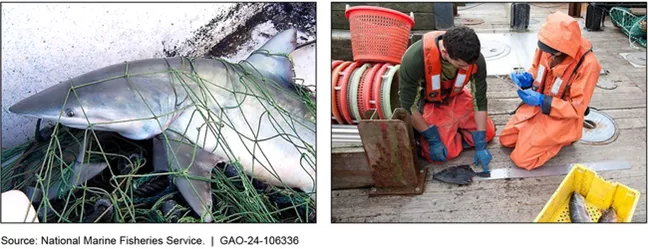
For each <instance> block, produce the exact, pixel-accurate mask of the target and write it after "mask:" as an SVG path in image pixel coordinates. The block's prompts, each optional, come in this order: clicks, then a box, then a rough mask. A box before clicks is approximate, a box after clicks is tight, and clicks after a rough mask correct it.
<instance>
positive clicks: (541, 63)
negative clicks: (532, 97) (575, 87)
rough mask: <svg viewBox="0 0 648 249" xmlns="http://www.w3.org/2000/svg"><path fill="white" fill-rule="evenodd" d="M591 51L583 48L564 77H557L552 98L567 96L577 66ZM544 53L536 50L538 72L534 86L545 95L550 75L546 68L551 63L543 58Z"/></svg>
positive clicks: (552, 88)
mask: <svg viewBox="0 0 648 249" xmlns="http://www.w3.org/2000/svg"><path fill="white" fill-rule="evenodd" d="M589 51H590V50H584V49H583V48H582V47H581V48H580V49H579V50H578V53H576V59H575V60H573V61H572V62H571V64H570V65H569V66H568V67H567V69H565V72H563V75H561V76H559V77H556V78H555V79H554V81H553V84H552V85H551V91H550V93H551V95H550V96H558V97H560V98H562V97H563V96H565V91H566V89H567V88H568V86H569V85H570V84H571V81H572V75H573V74H575V73H576V71H575V70H577V69H578V68H577V66H578V65H579V64H580V62H581V61H582V60H583V58H585V55H587V54H588V53H589ZM542 55H543V53H542V51H541V50H540V49H538V50H536V63H537V65H538V71H537V74H536V78H535V80H534V82H533V84H534V86H536V87H535V88H536V91H538V92H540V93H542V94H546V93H544V88H545V85H544V84H545V83H546V82H545V77H546V75H547V74H548V73H550V72H549V71H548V70H547V68H546V67H545V64H547V63H548V62H549V61H548V59H544V58H542ZM565 78H566V79H567V82H564V81H563V79H565Z"/></svg>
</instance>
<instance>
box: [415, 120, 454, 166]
mask: <svg viewBox="0 0 648 249" xmlns="http://www.w3.org/2000/svg"><path fill="white" fill-rule="evenodd" d="M421 135H423V137H425V140H427V142H428V145H429V146H430V159H432V161H435V162H445V160H446V157H447V156H448V149H447V148H446V147H445V145H444V144H443V143H442V142H441V135H439V130H437V127H436V126H435V125H433V126H430V127H429V128H427V130H425V131H423V132H422V133H421Z"/></svg>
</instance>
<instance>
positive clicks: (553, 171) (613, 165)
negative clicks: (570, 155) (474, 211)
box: [473, 160, 632, 181]
mask: <svg viewBox="0 0 648 249" xmlns="http://www.w3.org/2000/svg"><path fill="white" fill-rule="evenodd" d="M581 164H582V165H583V166H585V167H587V168H590V169H592V170H594V171H596V172H600V171H611V170H622V169H630V168H632V166H631V165H630V163H629V162H627V161H621V160H611V161H602V162H592V163H581ZM573 166H574V164H569V165H547V166H542V167H540V168H536V169H534V170H530V171H529V170H526V169H521V168H509V169H493V170H491V172H490V173H491V176H490V177H475V178H474V179H473V180H474V181H484V180H497V179H506V178H527V177H539V176H557V175H566V174H567V173H569V170H571V168H572V167H573Z"/></svg>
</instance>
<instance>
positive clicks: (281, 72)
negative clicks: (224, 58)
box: [245, 29, 297, 89]
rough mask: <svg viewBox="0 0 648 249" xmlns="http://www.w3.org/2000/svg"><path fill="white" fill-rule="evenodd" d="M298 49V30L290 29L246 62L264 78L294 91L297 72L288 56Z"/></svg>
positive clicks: (269, 42)
mask: <svg viewBox="0 0 648 249" xmlns="http://www.w3.org/2000/svg"><path fill="white" fill-rule="evenodd" d="M296 47H297V30H296V29H288V30H285V31H283V32H281V33H279V34H277V35H276V36H274V37H273V38H272V39H270V40H269V41H268V42H266V43H265V44H264V45H263V46H262V47H261V48H259V49H258V50H256V51H255V52H253V53H252V54H251V55H250V56H249V57H248V58H247V59H246V60H245V61H247V62H248V63H250V65H252V66H253V67H254V68H255V69H256V70H258V71H259V73H261V75H262V76H263V77H266V78H269V79H271V80H272V81H274V82H277V83H279V84H280V85H281V86H283V87H286V88H289V89H294V77H295V72H294V70H293V63H292V61H291V60H290V58H289V57H288V54H290V53H291V52H292V51H294V50H295V48H296Z"/></svg>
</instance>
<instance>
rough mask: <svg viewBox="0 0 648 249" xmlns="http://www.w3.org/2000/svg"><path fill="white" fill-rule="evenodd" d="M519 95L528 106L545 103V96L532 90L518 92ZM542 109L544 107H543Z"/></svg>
mask: <svg viewBox="0 0 648 249" xmlns="http://www.w3.org/2000/svg"><path fill="white" fill-rule="evenodd" d="M517 93H518V95H519V96H520V98H521V99H522V101H524V103H526V104H527V105H530V106H539V105H541V104H542V101H544V98H545V95H544V94H542V93H539V92H536V91H533V90H531V89H526V90H517ZM541 108H542V106H541Z"/></svg>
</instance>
